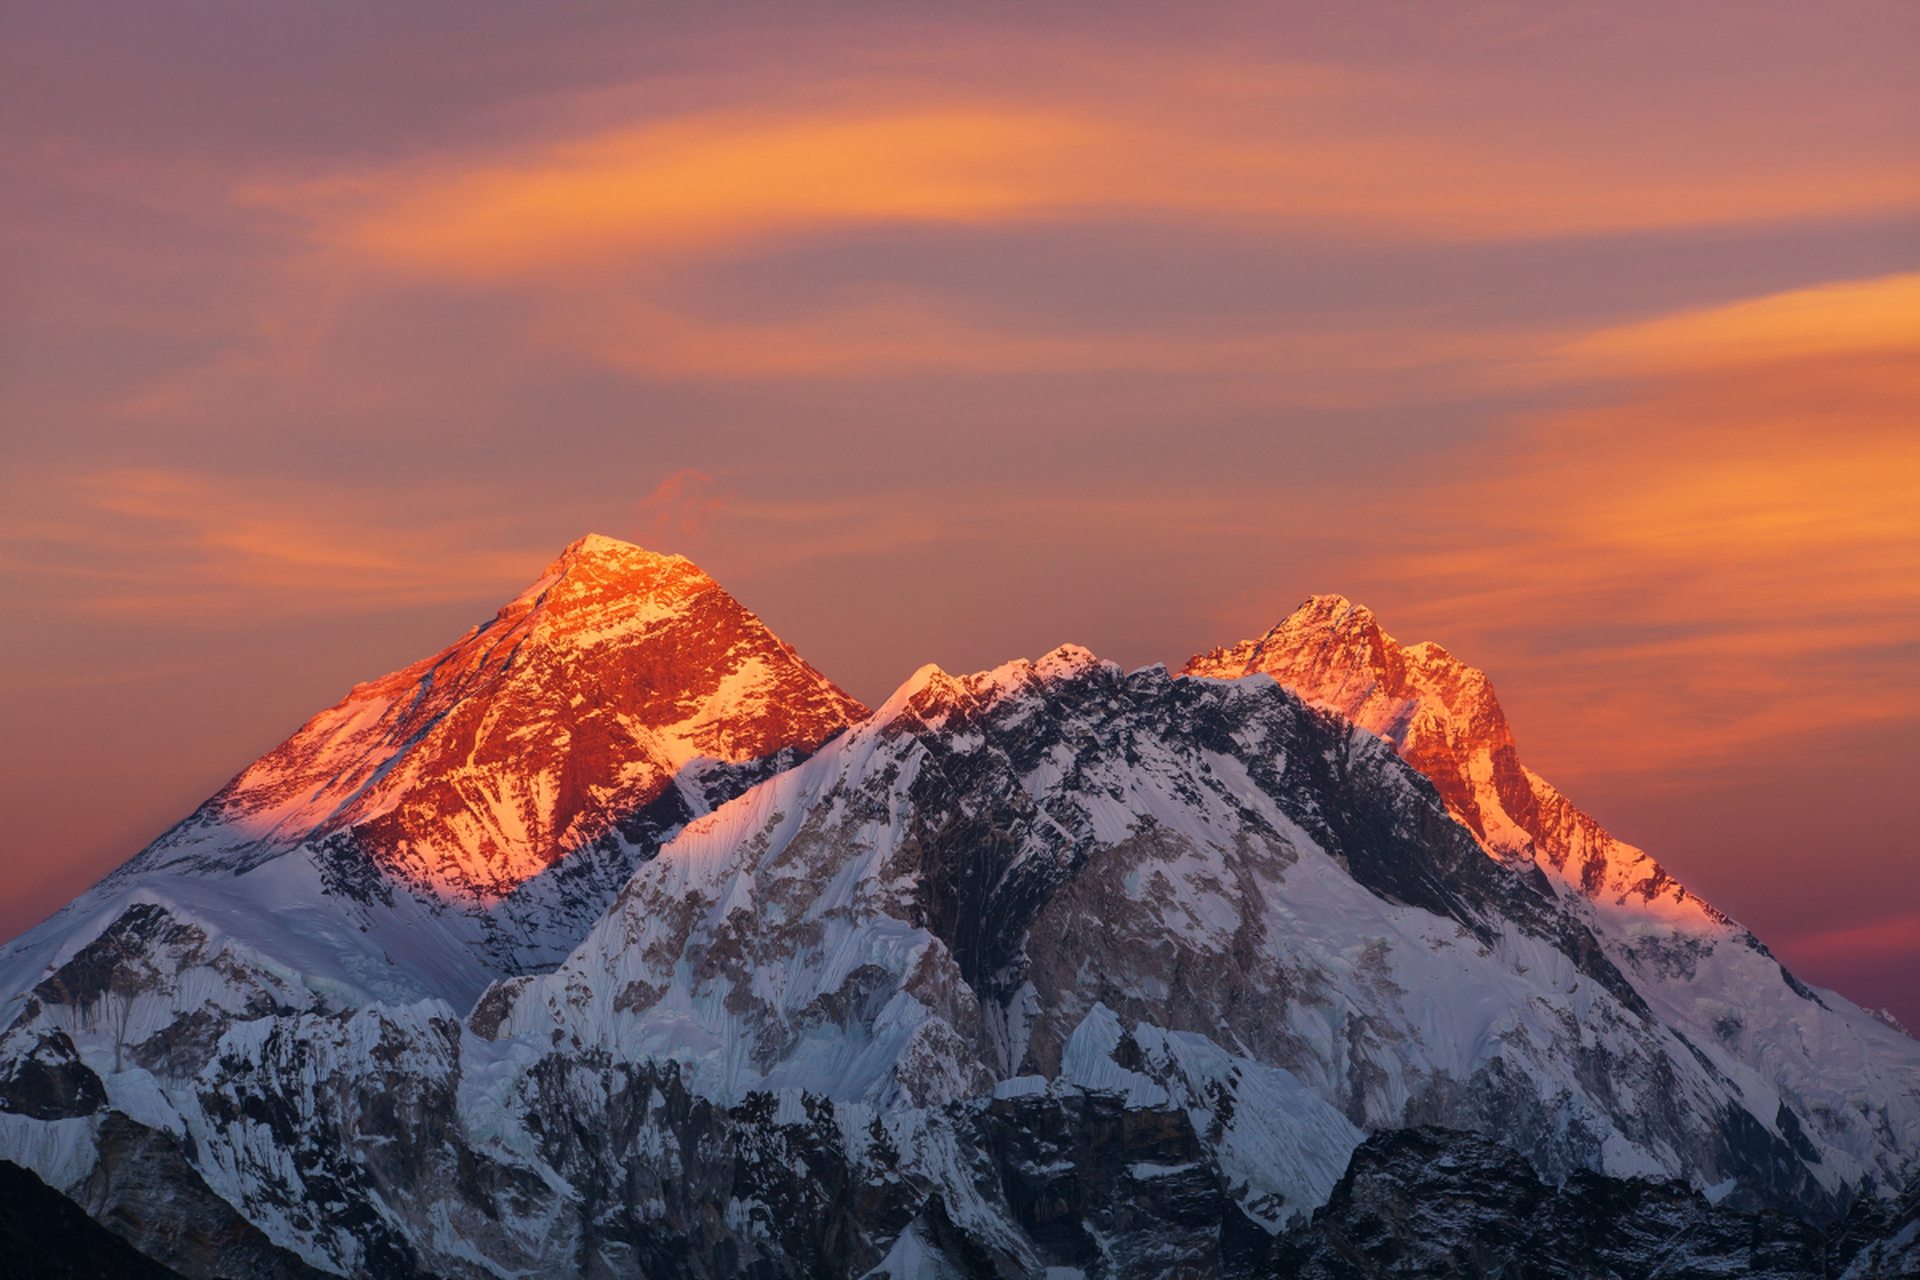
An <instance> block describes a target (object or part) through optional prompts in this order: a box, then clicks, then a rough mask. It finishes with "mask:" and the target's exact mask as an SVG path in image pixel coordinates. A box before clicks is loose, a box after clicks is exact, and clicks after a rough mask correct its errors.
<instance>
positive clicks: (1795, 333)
mask: <svg viewBox="0 0 1920 1280" xmlns="http://www.w3.org/2000/svg"><path fill="white" fill-rule="evenodd" d="M1889 351H1907V352H1920V272H1913V273H1910V274H1906V275H1893V276H1882V277H1880V278H1878V279H1873V280H1847V281H1841V282H1837V283H1833V284H1825V285H1820V286H1817V287H1815V288H1811V289H1795V290H1793V291H1791V292H1788V293H1777V294H1773V295H1770V296H1768V297H1764V298H1752V299H1747V300H1745V301H1741V302H1736V303H1732V304H1731V305H1727V306H1720V307H1709V308H1703V309H1701V310H1697V311H1688V312H1683V313H1681V314H1679V315H1673V316H1665V317H1662V318H1660V319H1658V320H1652V321H1649V322H1646V323H1644V324H1635V325H1628V326H1625V327H1622V328H1617V329H1608V330H1605V331H1603V332H1601V333H1596V334H1592V335H1590V336H1588V337H1585V338H1582V339H1580V340H1579V341H1577V342H1574V343H1571V344H1569V345H1567V346H1565V347H1563V348H1561V349H1560V350H1559V351H1558V352H1556V353H1555V356H1556V357H1557V359H1558V360H1559V361H1560V362H1562V366H1563V371H1565V372H1571V373H1587V374H1592V373H1606V372H1623V373H1655V374H1659V373H1683V372H1688V371H1693V370H1707V369H1715V368H1727V367H1729V366H1747V365H1753V364H1759V363H1763V362H1767V361H1773V360H1795V359H1809V358H1820V357H1827V356H1842V355H1860V354H1869V353H1874V352H1889Z"/></svg>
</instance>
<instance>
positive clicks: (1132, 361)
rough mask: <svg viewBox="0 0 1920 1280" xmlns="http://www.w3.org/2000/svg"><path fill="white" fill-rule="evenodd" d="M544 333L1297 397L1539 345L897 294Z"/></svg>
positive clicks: (608, 360) (841, 363)
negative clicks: (1265, 377)
mask: <svg viewBox="0 0 1920 1280" xmlns="http://www.w3.org/2000/svg"><path fill="white" fill-rule="evenodd" d="M540 332H541V334H542V335H543V336H544V337H545V338H546V339H547V340H549V341H551V342H552V343H554V344H555V345H557V346H561V347H563V348H566V349H569V350H577V351H583V352H585V353H587V354H588V355H589V356H590V357H591V358H593V359H595V360H597V361H599V362H602V363H605V364H608V365H611V366H613V367H615V368H618V369H625V370H629V371H631V372H634V373H639V374H643V375H645V376H647V377H650V378H707V377H716V376H721V377H747V378H759V377H849V376H862V375H872V374H879V373H900V372H964V373H990V374H993V373H1030V372H1041V371H1046V372H1082V373H1084V372H1107V371H1127V372H1133V373H1141V372H1153V373H1192V372H1253V373H1261V374H1286V375H1288V376H1289V379H1290V381H1289V386H1288V390H1289V397H1290V399H1292V400H1294V401H1295V402H1297V403H1304V402H1322V401H1326V402H1334V403H1353V402H1355V401H1356V400H1358V401H1360V402H1372V401H1375V400H1378V399H1380V398H1382V397H1384V396H1387V395H1390V394H1392V392H1391V391H1390V390H1389V388H1388V387H1387V386H1386V384H1383V383H1382V382H1381V381H1380V379H1379V375H1380V374H1382V373H1386V372H1392V373H1424V374H1428V375H1440V376H1445V377H1450V378H1451V381H1453V382H1454V383H1457V384H1459V385H1467V384H1469V383H1471V382H1472V381H1474V380H1475V378H1476V376H1477V375H1475V374H1474V373H1473V372H1472V371H1473V370H1475V369H1477V368H1478V367H1479V366H1481V365H1484V364H1487V363H1489V362H1507V361H1510V360H1512V359H1513V358H1514V356H1515V353H1516V352H1528V351H1532V350H1536V349H1538V347H1539V346H1540V344H1541V339H1540V336H1539V335H1538V334H1534V333H1528V332H1524V331H1505V330H1497V329H1487V330H1472V329H1465V330H1463V329H1420V328H1413V327H1408V326H1404V325H1391V324H1386V323H1380V324H1375V325H1373V326H1372V327H1367V328H1354V329H1344V330H1343V329H1338V328H1328V327H1324V326H1323V327H1320V328H1317V329H1313V330H1301V329H1293V330H1269V331H1264V332H1263V331H1258V330H1255V331H1248V330H1246V329H1245V328H1229V327H1226V326H1222V325H1214V326H1210V327H1208V328H1206V329H1202V330H1199V331H1195V330H1193V329H1191V328H1189V329H1188V330H1186V331H1180V330H1173V329H1167V328H1162V329H1157V330H1146V329H1135V330H1126V329H1097V328H1089V327H1082V328H1056V329H1051V330H1049V329H1046V328H1040V327H1026V326H1015V325H1011V324H1001V325H995V324H993V323H990V322H988V321H985V320H981V319H975V318H972V317H969V316H967V315H965V314H963V313H961V312H960V311H959V309H957V308H952V307H946V306H942V305H940V304H939V303H938V302H937V301H936V300H934V299H928V298H921V297H914V296H907V295H895V296H886V297H874V298H869V299H867V300H865V301H861V302H857V303H853V304H843V305H836V306H833V307H829V308H822V309H820V310H817V311H815V312H813V313H812V314H810V315H806V316H803V317H801V318H798V319H793V320H780V321H755V320H750V319H749V320H738V321H729V322H715V321H707V320H701V319H696V318H694V317H690V316H686V315H681V314H677V313H675V312H672V311H670V310H667V309H666V308H664V307H660V306H656V305H652V304H650V303H647V302H644V301H640V300H634V299H601V300H595V301H593V302H590V303H586V304H579V303H573V304H571V305H564V306H561V305H556V306H554V307H551V308H549V309H548V310H547V312H546V313H545V314H544V315H543V318H542V320H541V321H540Z"/></svg>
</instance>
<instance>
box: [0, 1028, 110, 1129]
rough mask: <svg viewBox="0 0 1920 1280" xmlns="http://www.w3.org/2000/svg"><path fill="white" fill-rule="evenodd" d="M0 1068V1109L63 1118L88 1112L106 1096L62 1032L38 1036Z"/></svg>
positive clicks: (88, 1113) (37, 1117)
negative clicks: (30, 1046) (25, 1049)
mask: <svg viewBox="0 0 1920 1280" xmlns="http://www.w3.org/2000/svg"><path fill="white" fill-rule="evenodd" d="M0 1070H4V1072H5V1075H4V1076H0V1111H11V1112H13V1113H14V1114H15V1115H22V1116H29V1117H31V1118H32V1119H35V1120H66V1119H71V1118H73V1117H76V1116H90V1115H92V1114H93V1113H94V1112H96V1111H98V1110H99V1109H100V1104H101V1103H103V1102H105V1101H106V1099H107V1091H106V1089H105V1087H104V1086H102V1085H101V1083H100V1077H99V1076H97V1075H95V1074H94V1073H93V1071H92V1070H91V1069H90V1068H89V1067H88V1066H87V1065H86V1064H85V1063H83V1062H81V1061H80V1055H79V1054H78V1053H76V1052H75V1051H74V1047H73V1041H72V1040H70V1039H68V1038H67V1034H66V1032H64V1031H54V1032H49V1033H44V1034H42V1035H40V1036H39V1037H38V1040H37V1041H36V1043H35V1044H34V1047H33V1049H32V1050H31V1051H30V1052H29V1053H27V1054H25V1055H24V1056H22V1057H19V1058H15V1059H14V1060H13V1061H11V1062H9V1063H6V1064H5V1065H4V1067H0Z"/></svg>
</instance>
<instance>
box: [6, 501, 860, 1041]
mask: <svg viewBox="0 0 1920 1280" xmlns="http://www.w3.org/2000/svg"><path fill="white" fill-rule="evenodd" d="M863 714H865V708H863V707H861V706H860V705H859V704H858V703H857V702H855V701H854V700H853V699H852V698H850V697H848V696H847V695H846V694H844V693H842V692H841V691H840V690H839V689H838V688H836V687H835V686H834V685H833V684H832V683H831V682H830V681H828V680H827V679H826V678H825V677H824V676H821V675H820V674H819V673H818V672H817V671H815V670H814V669H813V668H812V667H810V666H808V665H807V664H806V662H805V661H803V660H802V659H801V658H800V656H799V655H798V654H796V653H795V652H794V651H793V649H792V648H791V647H790V646H789V645H787V644H786V643H785V642H783V641H781V640H780V639H779V638H778V637H777V636H775V635H774V634H773V633H772V632H771V631H769V630H768V629H767V628H766V626H765V625H764V624H763V623H761V622H760V620H759V619H758V618H756V617H754V616H753V614H751V613H749V612H748V611H747V610H746V609H744V608H742V607H741V606H740V604H739V603H738V602H736V601H735V600H734V599H733V598H732V597H731V596H729V595H728V594H727V593H726V592H725V591H723V590H722V589H721V588H720V587H719V586H718V585H717V584H716V583H715V582H714V581H713V580H712V579H711V578H709V577H708V576H707V575H706V574H704V573H702V572H701V571H700V570H699V569H698V568H696V567H695V566H694V565H693V564H691V563H690V562H688V561H687V560H685V559H683V558H681V557H679V556H661V555H655V554H653V553H651V552H647V551H644V550H642V549H640V548H639V547H635V546H632V545H630V544H627V543H623V542H618V541H616V540H614V539H611V538H604V537H600V536H597V535H595V536H589V537H586V538H583V539H581V540H580V541H578V542H576V543H574V544H573V545H571V546H569V547H568V548H567V549H566V550H565V551H564V552H563V553H562V554H561V556H560V558H559V559H557V560H556V561H554V562H553V564H551V565H549V566H548V567H547V570H546V572H545V573H543V574H542V575H541V577H540V578H539V580H538V581H536V582H535V583H533V585H532V586H530V587H528V588H527V589H526V590H525V591H524V592H522V593H521V594H520V595H519V596H518V597H517V598H516V599H515V600H513V601H512V602H511V603H509V604H508V605H507V606H506V607H505V608H503V609H501V610H500V611H499V613H498V614H497V615H495V617H494V618H493V619H492V620H490V621H488V622H486V623H484V624H482V625H480V626H478V627H475V628H474V629H473V630H472V631H470V632H468V633H467V635H466V636H464V637H462V638H461V639H460V640H459V641H458V642H457V643H455V644H453V645H451V646H449V647H448V648H447V649H445V650H443V651H442V652H441V653H439V654H436V655H435V656H433V657H431V658H428V659H426V660H425V661H422V662H419V663H416V664H414V665H413V666H411V667H408V668H406V669H405V670H403V671H398V672H395V673H394V674H392V675H390V676H386V677H384V678H383V679H380V680H375V681H372V682H370V683H367V684H363V685H359V686H357V687H355V688H354V689H353V690H352V691H351V692H350V693H349V694H348V695H347V697H346V698H345V699H344V700H343V701H341V702H340V704H339V705H337V706H335V707H333V708H331V709H329V710H327V711H324V712H322V713H320V714H319V715H318V716H315V717H314V718H313V719H312V720H311V721H309V722H308V723H307V724H306V725H305V726H304V727H303V728H301V730H300V731H299V732H298V733H296V734H294V735H293V737H291V738H289V739H288V740H287V741H286V742H284V743H282V744H281V745H280V746H278V747H276V748H275V749H274V750H273V751H271V752H269V753H268V754H267V755H265V756H264V757H262V758H261V759H260V760H258V761H256V762H255V763H254V764H252V765H251V766H249V767H248V768H247V769H246V770H245V771H244V772H243V773H241V774H240V776H239V777H237V778H235V779H234V780H233V781H232V782H231V783H229V784H228V785H227V786H226V787H224V788H223V789H222V790H221V791H220V792H219V794H217V795H215V796H214V797H213V798H212V799H210V800H208V801H207V802H206V803H205V804H204V805H202V806H201V807H200V808H199V810H197V811H196V812H195V813H194V814H193V815H192V816H190V817H189V818H187V819H186V820H185V821H184V822H182V823H180V824H179V825H178V826H176V827H175V828H173V830H171V831H169V832H167V833H166V834H165V835H163V836H162V837H161V838H160V839H158V840H156V841H155V842H154V843H153V844H152V845H151V846H149V847H148V848H147V849H146V850H144V851H143V852H141V853H140V854H139V855H138V856H136V857H134V858H133V859H132V860H131V861H129V862H127V863H126V864H125V865H123V866H122V867H120V868H119V869H118V870H117V871H115V872H114V873H113V874H111V875H109V876H108V877H107V878H106V879H105V880H104V881H102V882H101V883H100V884H99V885H98V886H96V887H95V888H94V889H92V890H90V891H88V892H87V893H85V894H83V895H81V897H80V898H78V899H77V900H75V901H74V902H73V903H72V904H70V905H69V906H67V907H66V908H64V909H63V910H62V911H61V912H59V913H58V914H57V915H55V916H54V917H53V918H52V919H50V920H48V921H47V922H46V923H44V924H42V925H41V926H39V927H38V928H36V929H34V930H32V931H30V932H29V933H27V934H26V935H24V936H23V937H21V938H20V939H18V940H16V941H15V942H13V943H11V944H9V945H8V946H7V947H6V948H5V949H4V951H0V998H12V999H16V1000H17V999H19V998H20V997H21V995H22V993H24V992H25V991H26V989H27V988H29V987H31V986H32V985H33V984H34V983H35V982H37V981H38V980H39V979H40V977H41V976H42V975H43V974H44V973H45V972H46V971H47V970H48V968H49V967H50V966H52V965H55V964H57V963H61V962H64V961H65V960H66V959H67V958H69V957H70V956H71V955H72V954H73V952H74V951H75V950H77V949H78V948H79V947H81V946H84V945H85V944H86V943H88V942H89V941H91V940H92V939H94V938H95V937H97V936H99V935H100V933H101V931H102V930H103V929H105V928H106V927H107V926H108V925H109V924H110V923H111V922H112V921H114V920H116V919H118V918H120V916H121V915H122V914H124V912H125V911H126V910H127V909H128V908H129V907H130V906H132V905H134V904H136V903H153V904H158V905H162V906H165V907H167V908H168V910H169V911H170V912H172V913H173V915H174V916H175V917H176V919H179V920H187V921H191V922H193V923H194V924H195V925H196V927H200V928H202V929H204V930H205V931H207V933H208V935H209V938H210V945H218V944H219V943H220V942H224V941H225V940H232V941H233V942H234V944H235V945H239V946H245V947H247V948H250V949H251V950H253V951H255V952H257V953H259V955H260V956H261V957H263V958H264V961H265V962H267V963H270V964H271V965H276V966H280V967H282V968H284V969H286V970H289V971H292V972H294V973H297V974H299V975H301V978H302V980H303V981H305V982H306V983H307V984H308V985H310V986H313V987H314V988H316V989H317V990H320V991H323V992H325V993H327V994H328V995H329V996H331V997H333V998H335V999H336V1000H338V1001H342V1002H345V1003H356V1004H357V1003H364V1002H366V1001H368V1000H390V1001H401V1002H409V1001H413V1000H418V999H423V998H428V997H437V998H442V999H447V1000H450V1001H452V1002H454V1003H455V1004H457V1005H460V1006H462V1007H465V1006H467V1005H468V1004H470V1003H471V1002H472V999H473V997H474V996H475V995H476V994H478V993H479V991H480V990H481V989H482V988H484V987H485V986H486V984H487V983H488V982H489V981H491V980H492V979H493V978H495V977H497V976H500V975H501V974H503V973H515V972H520V971H522V970H524V969H527V968H537V967H542V966H549V965H552V964H554V963H557V962H558V961H559V960H560V959H561V958H562V957H563V956H565V955H566V954H567V952H568V951H569V950H571V949H572V947H573V945H574V944H575V943H577V942H578V941H579V940H580V938H581V936H583V935H584V934H585V932H586V930H587V928H588V927H589V926H590V925H591V924H592V923H593V921H594V920H595V919H597V918H598V917H599V915H600V913H601V912H602V911H603V910H604V909H605V908H606V905H607V903H608V902H609V901H611V900H612V897H613V895H614V894H615V893H616V892H617V891H618V890H619V888H620V886H621V885H622V884H624V883H625V881H626V879H627V876H628V875H630V874H631V873H632V870H633V868H634V867H635V866H636V865H638V863H639V862H640V861H641V860H643V859H644V858H646V857H650V856H651V855H652V853H653V850H654V849H655V848H656V847H657V846H658V843H659V841H660V839H661V838H663V836H665V835H666V834H668V833H670V832H671V831H673V830H676V829H677V828H678V827H679V825H680V824H681V823H683V822H685V821H686V820H687V819H688V818H691V817H693V816H695V815H696V814H700V813H705V812H706V811H707V810H708V809H710V808H711V807H712V805H713V804H714V803H717V802H718V801H719V800H720V799H722V798H725V797H727V796H730V795H734V794H737V793H738V792H739V791H740V790H742V789H744V788H745V787H746V786H748V785H750V784H751V783H752V782H754V781H757V780H758V779H759V778H761V777H763V776H765V775H766V774H767V773H768V772H771V771H774V770H776V769H778V768H782V767H785V766H787V765H789V764H791V763H792V762H793V761H794V760H796V759H798V758H799V757H801V756H803V755H804V754H805V753H806V752H808V751H810V750H812V749H813V748H814V747H816V746H818V745H819V743H820V742H822V741H823V740H825V739H826V738H828V737H831V736H832V735H833V734H835V733H837V732H839V731H841V730H842V729H843V728H844V727H845V726H846V725H847V724H848V723H850V722H851V721H853V720H855V719H857V718H859V717H860V716H862V715H863Z"/></svg>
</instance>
